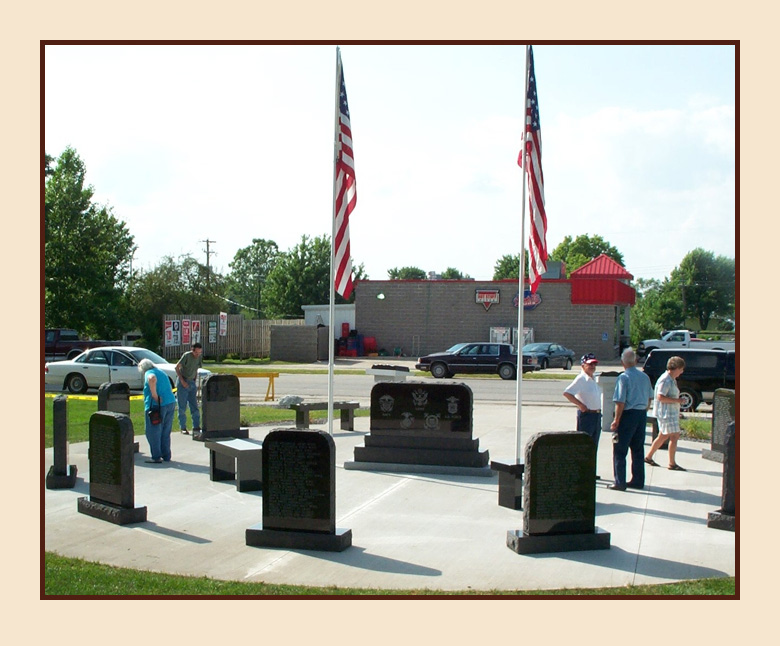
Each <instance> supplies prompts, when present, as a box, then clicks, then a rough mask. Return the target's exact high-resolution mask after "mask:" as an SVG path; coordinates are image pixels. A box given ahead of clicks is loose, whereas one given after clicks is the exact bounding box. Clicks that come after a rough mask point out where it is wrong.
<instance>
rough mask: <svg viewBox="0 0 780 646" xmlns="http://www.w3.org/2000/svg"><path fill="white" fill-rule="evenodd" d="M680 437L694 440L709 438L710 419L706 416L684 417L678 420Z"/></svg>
mask: <svg viewBox="0 0 780 646" xmlns="http://www.w3.org/2000/svg"><path fill="white" fill-rule="evenodd" d="M680 428H681V429H682V434H681V437H683V438H689V439H694V440H709V439H711V437H712V419H711V418H709V417H707V418H703V417H686V418H685V419H682V420H680Z"/></svg>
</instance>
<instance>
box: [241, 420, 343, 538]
mask: <svg viewBox="0 0 780 646" xmlns="http://www.w3.org/2000/svg"><path fill="white" fill-rule="evenodd" d="M262 462H263V469H262V472H263V475H262V480H263V522H262V523H261V524H259V525H255V526H254V527H250V528H248V529H247V530H246V544H247V545H250V546H253V547H284V548H292V549H295V548H298V549H308V550H323V551H329V552H341V551H343V550H345V549H346V548H348V547H350V546H351V545H352V530H349V529H337V528H336V445H335V443H334V441H333V438H332V437H331V436H330V435H329V434H327V433H325V432H322V431H298V430H296V431H292V430H275V431H271V432H270V433H269V434H268V435H267V436H266V438H265V440H264V441H263V458H262Z"/></svg>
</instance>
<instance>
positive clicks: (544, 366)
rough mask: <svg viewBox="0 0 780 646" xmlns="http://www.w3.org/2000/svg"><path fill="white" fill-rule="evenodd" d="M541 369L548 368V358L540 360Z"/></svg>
mask: <svg viewBox="0 0 780 646" xmlns="http://www.w3.org/2000/svg"><path fill="white" fill-rule="evenodd" d="M539 370H547V359H542V360H541V361H540V362H539Z"/></svg>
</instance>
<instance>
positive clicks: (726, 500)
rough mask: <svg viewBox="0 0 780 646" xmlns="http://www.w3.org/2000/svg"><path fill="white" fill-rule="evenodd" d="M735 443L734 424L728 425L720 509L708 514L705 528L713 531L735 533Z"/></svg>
mask: <svg viewBox="0 0 780 646" xmlns="http://www.w3.org/2000/svg"><path fill="white" fill-rule="evenodd" d="M736 442H737V426H736V423H735V422H731V424H729V426H728V429H727V430H726V437H725V441H724V449H725V453H724V456H725V459H724V461H723V490H722V491H723V493H722V496H721V508H720V509H718V510H717V511H714V512H712V513H710V514H709V517H708V519H707V527H712V528H713V529H725V530H727V531H730V532H733V531H736V524H737V504H736V502H737V500H736V498H737V496H736V493H737V491H736V473H735V470H736V466H737V456H736V448H735V446H736Z"/></svg>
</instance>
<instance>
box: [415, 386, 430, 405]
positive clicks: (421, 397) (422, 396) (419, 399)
mask: <svg viewBox="0 0 780 646" xmlns="http://www.w3.org/2000/svg"><path fill="white" fill-rule="evenodd" d="M412 401H413V402H414V405H415V407H417V408H424V407H425V406H426V405H427V404H428V391H427V390H424V389H423V388H418V389H417V390H413V391H412Z"/></svg>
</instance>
